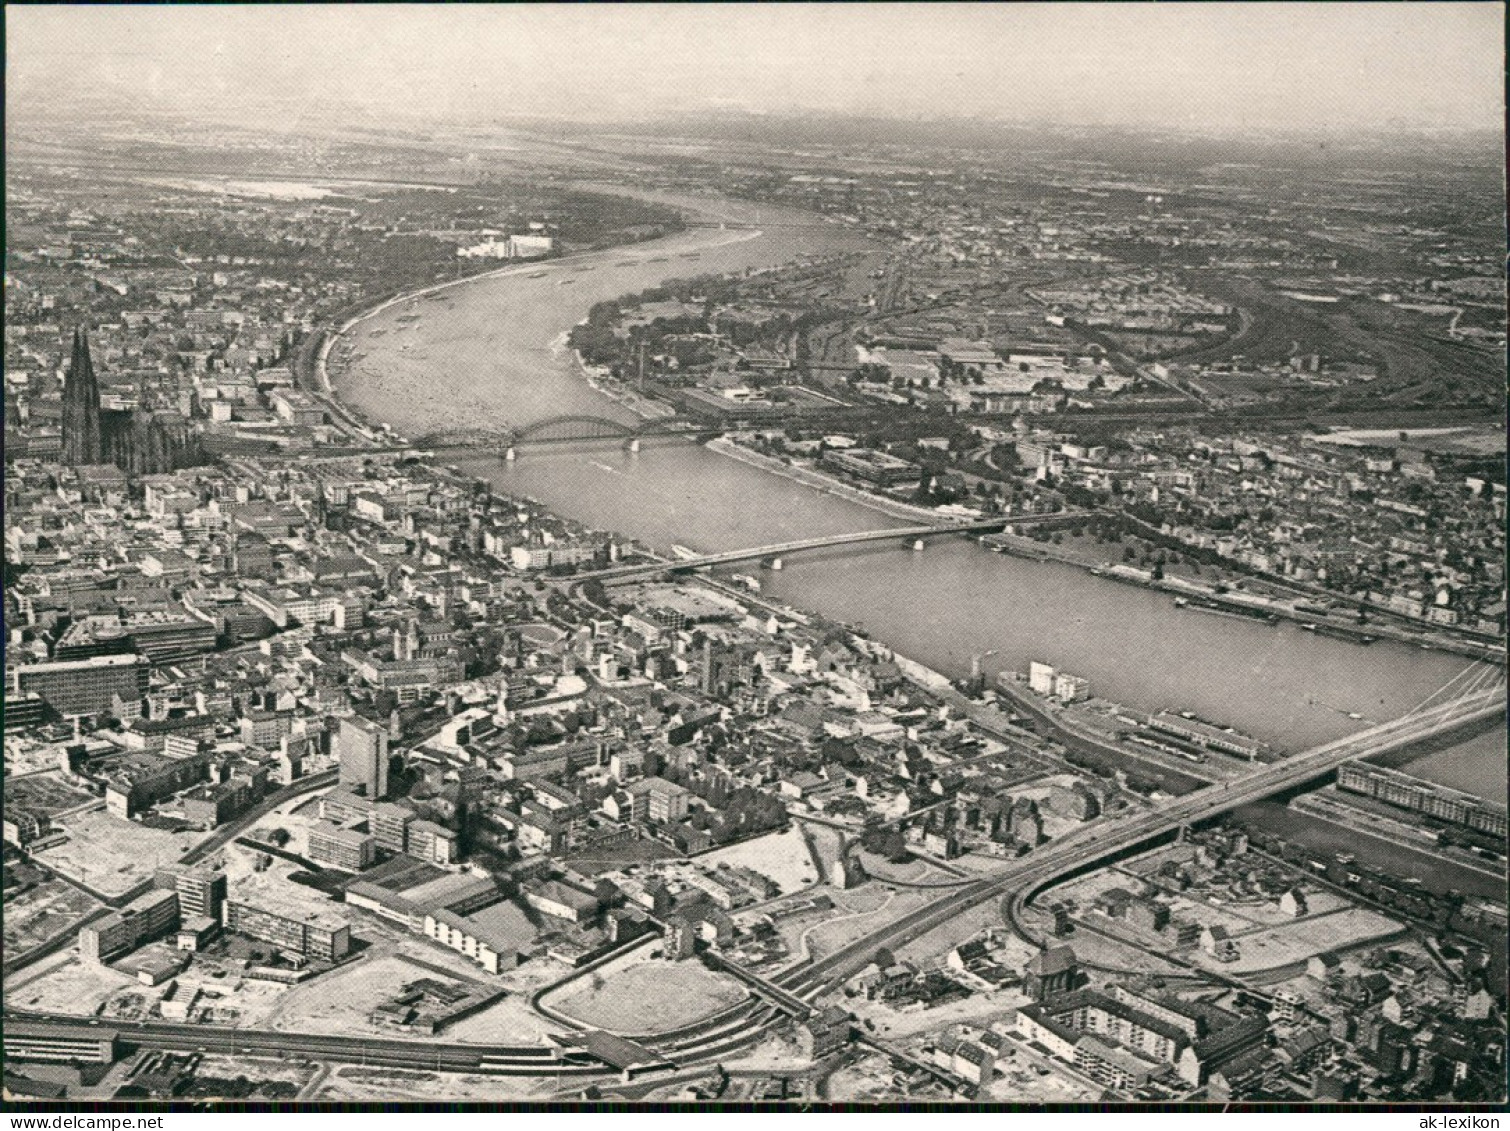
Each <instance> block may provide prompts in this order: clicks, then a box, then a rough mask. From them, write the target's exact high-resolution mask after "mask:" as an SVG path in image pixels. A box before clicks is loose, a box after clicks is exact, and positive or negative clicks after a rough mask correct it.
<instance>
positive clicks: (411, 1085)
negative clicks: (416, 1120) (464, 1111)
mask: <svg viewBox="0 0 1510 1131" xmlns="http://www.w3.org/2000/svg"><path fill="white" fill-rule="evenodd" d="M555 1091H556V1082H555V1081H554V1080H552V1079H550V1078H549V1077H544V1078H536V1077H530V1076H476V1075H472V1074H470V1073H464V1072H412V1071H409V1070H407V1069H401V1068H362V1067H359V1066H357V1065H343V1066H341V1067H339V1068H337V1069H336V1070H335V1071H333V1072H332V1073H331V1074H330V1076H329V1077H327V1078H326V1080H325V1082H324V1083H323V1084H321V1085H320V1089H319V1091H318V1092H317V1093H316V1094H315V1095H314V1096H313V1097H311V1098H313V1099H315V1100H322V1101H327V1102H329V1101H342V1100H351V1101H365V1102H368V1103H391V1102H392V1101H393V1098H394V1096H395V1095H402V1096H403V1097H405V1098H406V1099H410V1100H435V1101H447V1100H469V1099H470V1100H507V1099H533V1100H547V1099H550V1098H551V1096H552V1095H553V1094H554V1093H555Z"/></svg>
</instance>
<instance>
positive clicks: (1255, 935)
mask: <svg viewBox="0 0 1510 1131" xmlns="http://www.w3.org/2000/svg"><path fill="white" fill-rule="evenodd" d="M1403 929H1404V928H1403V927H1402V926H1401V925H1400V924H1399V923H1397V922H1396V921H1395V920H1393V919H1388V918H1385V917H1384V916H1383V915H1380V914H1379V913H1378V912H1376V911H1370V910H1368V909H1367V908H1363V907H1353V908H1349V909H1348V910H1345V911H1334V912H1333V913H1331V914H1330V915H1318V916H1316V917H1314V918H1311V917H1307V918H1305V919H1297V920H1295V921H1294V922H1292V923H1290V924H1289V925H1288V926H1283V927H1270V928H1266V929H1264V930H1260V931H1254V932H1251V933H1249V934H1245V935H1241V936H1239V937H1238V939H1237V944H1238V948H1239V951H1240V957H1239V958H1238V960H1237V961H1236V962H1227V963H1217V962H1216V960H1215V959H1212V958H1209V957H1208V956H1206V955H1205V954H1196V955H1194V956H1193V957H1194V958H1195V959H1196V960H1197V961H1202V962H1203V964H1205V965H1208V966H1211V967H1213V968H1216V967H1217V966H1220V967H1221V968H1223V969H1225V970H1227V971H1230V972H1231V973H1235V974H1236V973H1246V972H1249V971H1258V970H1272V969H1274V968H1275V967H1278V966H1287V965H1290V964H1292V963H1297V962H1304V961H1305V960H1306V959H1308V958H1310V957H1311V956H1312V955H1316V954H1320V953H1321V952H1322V951H1324V950H1343V949H1346V948H1347V947H1352V946H1357V945H1358V944H1360V943H1365V942H1369V941H1370V940H1372V939H1379V938H1386V937H1388V936H1389V935H1394V934H1398V933H1399V932H1400V931H1402V930H1403Z"/></svg>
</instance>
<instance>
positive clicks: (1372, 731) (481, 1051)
mask: <svg viewBox="0 0 1510 1131" xmlns="http://www.w3.org/2000/svg"><path fill="white" fill-rule="evenodd" d="M893 533H894V532H893ZM1505 705H1506V704H1505V688H1504V687H1503V686H1502V685H1499V684H1496V685H1495V686H1493V687H1490V688H1486V689H1482V690H1476V691H1473V692H1472V693H1469V694H1464V695H1460V696H1458V697H1457V698H1454V699H1452V700H1449V701H1447V702H1444V703H1440V704H1438V705H1436V706H1434V707H1430V708H1424V709H1417V710H1415V711H1412V712H1410V713H1409V714H1407V715H1404V716H1402V717H1400V718H1398V719H1394V720H1392V721H1390V722H1386V723H1381V724H1379V725H1377V726H1374V727H1370V728H1368V729H1367V730H1364V731H1360V732H1359V733H1357V734H1353V735H1349V736H1346V737H1344V738H1340V739H1337V740H1336V741H1334V742H1329V743H1326V744H1324V745H1322V746H1318V747H1315V748H1313V749H1311V750H1308V751H1305V752H1304V753H1301V754H1297V755H1294V756H1292V757H1290V758H1287V759H1284V760H1283V761H1280V762H1276V763H1273V764H1269V765H1265V766H1262V767H1260V768H1257V769H1255V770H1254V771H1253V772H1252V773H1249V774H1247V775H1244V776H1243V777H1240V778H1236V779H1233V780H1230V781H1226V782H1222V783H1219V784H1214V785H1211V786H1208V787H1206V788H1204V789H1200V790H1196V791H1194V792H1192V793H1189V794H1186V795H1185V796H1183V797H1177V798H1173V799H1171V800H1169V801H1167V802H1165V803H1163V804H1162V805H1159V806H1157V807H1156V808H1153V809H1149V810H1144V811H1141V812H1134V813H1128V814H1122V815H1117V816H1112V817H1109V818H1105V819H1102V820H1097V821H1092V822H1089V823H1087V824H1085V825H1083V826H1081V827H1080V828H1079V829H1077V830H1075V831H1074V832H1072V833H1070V834H1069V835H1067V836H1065V837H1062V838H1060V839H1058V840H1055V841H1052V842H1050V843H1049V844H1047V845H1044V846H1042V847H1040V848H1038V849H1036V850H1034V851H1033V852H1031V853H1029V854H1028V855H1027V856H1025V857H1023V858H1022V859H1020V860H1018V861H1016V862H1014V863H1013V864H1011V865H1010V866H1009V867H1008V870H1007V871H1005V872H1002V873H997V874H995V875H992V876H983V877H982V878H980V879H978V880H975V881H972V882H969V883H966V884H964V885H963V886H960V887H958V888H955V889H953V890H951V891H949V892H948V893H947V894H944V895H942V896H940V897H939V898H938V899H935V900H933V901H931V902H929V903H927V904H925V905H924V906H922V907H920V908H917V909H915V910H913V911H912V912H909V913H908V914H907V915H904V916H902V917H901V918H900V919H897V920H895V921H893V922H891V923H888V924H886V925H885V926H884V927H881V928H879V929H877V930H875V931H871V932H869V933H868V934H866V935H864V936H862V937H861V938H859V939H856V940H855V941H853V942H851V943H848V944H846V945H845V946H843V947H840V948H839V949H837V950H835V951H834V952H833V953H832V954H829V955H826V956H824V957H823V958H820V959H817V960H814V961H809V962H804V963H801V964H799V965H796V966H793V967H790V968H788V969H787V970H785V971H783V972H782V973H780V974H778V975H776V976H774V977H771V978H766V977H763V976H761V975H759V974H756V973H754V972H753V971H750V970H749V969H747V968H743V967H741V968H739V969H738V970H737V971H731V972H733V973H736V975H737V976H738V977H739V979H740V980H741V981H743V982H744V983H745V984H746V985H747V986H749V987H750V988H752V989H755V990H756V991H757V1002H756V1003H754V1004H752V1003H751V1002H750V1001H748V1000H747V1001H746V1002H744V1003H741V1004H740V1005H739V1006H736V1007H734V1009H733V1010H731V1011H727V1012H726V1013H725V1014H724V1015H721V1016H719V1017H717V1018H715V1019H708V1020H705V1021H703V1022H700V1023H698V1024H697V1025H694V1026H689V1027H684V1028H683V1029H681V1030H672V1031H669V1032H667V1033H662V1034H660V1035H659V1036H658V1037H657V1038H654V1039H648V1040H645V1041H644V1043H645V1044H646V1046H647V1047H649V1048H652V1049H657V1050H661V1049H664V1050H665V1051H666V1052H667V1053H670V1052H672V1051H673V1050H674V1052H675V1054H676V1055H675V1059H676V1062H677V1063H678V1064H681V1065H691V1064H696V1063H709V1062H710V1061H711V1060H713V1059H717V1058H721V1057H725V1056H727V1055H729V1054H731V1053H732V1052H734V1051H735V1050H737V1049H740V1048H745V1047H748V1046H749V1045H751V1044H754V1043H757V1042H758V1041H759V1040H761V1039H763V1037H764V1035H765V1034H766V1033H767V1032H768V1031H769V1030H770V1029H772V1028H773V1027H775V1026H776V1025H779V1024H781V1023H783V1020H784V1019H786V1018H791V1017H798V1018H801V1017H806V1016H808V1015H809V1014H810V1013H811V1011H812V1009H813V1004H812V1003H813V1002H815V1001H816V999H817V998H819V997H820V996H821V995H822V994H823V993H825V992H828V991H829V990H831V989H832V988H833V987H834V986H835V985H837V984H839V983H842V982H843V980H844V979H846V978H847V977H849V976H850V975H851V974H853V973H854V972H855V971H856V970H858V969H860V968H862V967H864V966H865V964H866V963H868V962H869V961H870V960H871V957H872V956H873V955H874V954H875V952H876V950H877V949H878V948H880V947H883V946H886V947H892V948H894V947H897V946H900V945H903V944H905V943H906V942H909V941H911V940H913V939H916V938H919V937H920V936H922V935H924V934H926V933H927V932H928V931H930V930H933V929H934V928H936V927H939V926H942V925H943V924H945V923H947V922H948V921H949V920H950V919H952V918H954V917H955V916H957V915H960V914H962V913H964V912H966V911H968V910H970V909H971V908H973V907H976V906H978V905H979V904H981V903H983V902H985V901H987V900H990V899H993V898H999V899H1002V900H1004V901H1005V902H1004V911H1005V913H1006V918H1007V921H1008V922H1009V923H1020V919H1021V913H1022V912H1023V910H1024V909H1025V908H1026V907H1027V906H1028V904H1029V903H1030V902H1031V900H1032V899H1033V898H1034V896H1036V895H1037V894H1039V893H1040V892H1042V891H1045V890H1046V889H1048V888H1050V887H1052V886H1054V885H1055V884H1057V883H1060V882H1063V881H1064V880H1066V879H1068V878H1070V877H1072V876H1074V875H1076V874H1078V873H1081V872H1084V871H1087V870H1090V869H1092V868H1095V867H1098V866H1101V865H1102V864H1104V863H1105V862H1107V861H1108V860H1111V859H1114V858H1116V857H1117V856H1119V855H1121V854H1123V853H1126V852H1129V851H1132V850H1135V849H1137V848H1139V847H1141V846H1144V845H1147V844H1149V843H1151V842H1153V841H1156V840H1158V839H1159V838H1161V837H1164V836H1167V835H1169V834H1171V833H1173V832H1176V831H1177V830H1178V829H1180V828H1181V827H1182V826H1187V825H1192V824H1197V823H1200V822H1202V821H1207V820H1210V819H1212V818H1213V817H1217V816H1220V815H1222V814H1223V813H1227V812H1229V811H1231V810H1232V809H1234V808H1237V807H1239V806H1242V805H1247V804H1251V803H1253V802H1256V801H1260V800H1263V799H1264V798H1267V797H1271V796H1273V795H1275V794H1278V793H1283V792H1286V791H1288V790H1291V789H1295V788H1297V787H1299V786H1302V785H1306V784H1308V783H1310V782H1313V781H1316V780H1318V779H1320V778H1322V777H1325V776H1326V775H1328V774H1330V773H1332V772H1334V771H1335V770H1336V769H1337V768H1338V767H1339V766H1341V765H1342V764H1343V763H1344V762H1349V761H1353V760H1355V759H1367V758H1373V757H1378V756H1381V755H1384V754H1388V753H1390V752H1392V751H1395V750H1398V749H1400V748H1402V747H1405V746H1409V745H1412V744H1415V743H1420V742H1423V741H1426V740H1428V739H1433V738H1437V737H1440V736H1442V735H1445V734H1448V733H1450V732H1453V731H1457V730H1460V729H1462V728H1465V727H1468V726H1472V725H1476V724H1478V723H1480V722H1482V721H1483V720H1485V719H1490V718H1503V717H1504V714H1505ZM1018 929H1019V930H1021V928H1020V927H1019V928H1018ZM6 1016H7V1018H8V1019H11V1020H18V1019H24V1020H28V1021H31V1022H37V1023H43V1024H52V1025H57V1026H60V1027H66V1028H77V1027H78V1026H80V1025H81V1024H82V1023H85V1022H81V1020H80V1019H79V1018H78V1017H73V1016H65V1015H56V1014H36V1013H20V1012H15V1011H7V1014H6ZM112 1028H114V1029H116V1030H117V1031H119V1032H121V1034H122V1039H123V1041H124V1042H125V1043H128V1044H130V1045H133V1046H135V1047H141V1048H154V1049H171V1050H175V1051H184V1052H193V1051H196V1050H200V1049H204V1050H210V1049H213V1050H215V1051H228V1052H232V1053H242V1054H245V1053H252V1052H270V1053H283V1054H288V1053H294V1054H301V1055H305V1056H310V1057H314V1058H317V1059H328V1060H337V1061H341V1062H351V1063H369V1064H386V1065H394V1066H411V1067H431V1068H435V1069H437V1070H438V1069H442V1068H453V1069H457V1070H467V1071H482V1072H495V1073H501V1074H508V1075H531V1076H557V1077H562V1076H576V1075H580V1076H583V1077H591V1076H595V1075H600V1074H602V1073H604V1072H605V1071H607V1066H606V1065H604V1064H602V1063H601V1062H598V1061H596V1060H595V1058H592V1057H590V1056H585V1055H579V1054H573V1053H571V1052H564V1053H563V1052H559V1051H556V1050H552V1049H550V1048H549V1047H548V1046H539V1045H536V1046H518V1045H514V1046H510V1045H485V1044H478V1045H471V1044H458V1043H439V1042H437V1043H430V1042H424V1041H414V1040H408V1041H405V1040H383V1039H373V1038H366V1037H362V1038H357V1037H338V1036H332V1035H323V1034H300V1033H287V1032H272V1031H255V1030H244V1029H225V1028H218V1027H213V1026H204V1025H189V1024H170V1023H165V1022H146V1023H142V1022H136V1023H130V1022H128V1023H124V1024H119V1025H115V1026H112Z"/></svg>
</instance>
